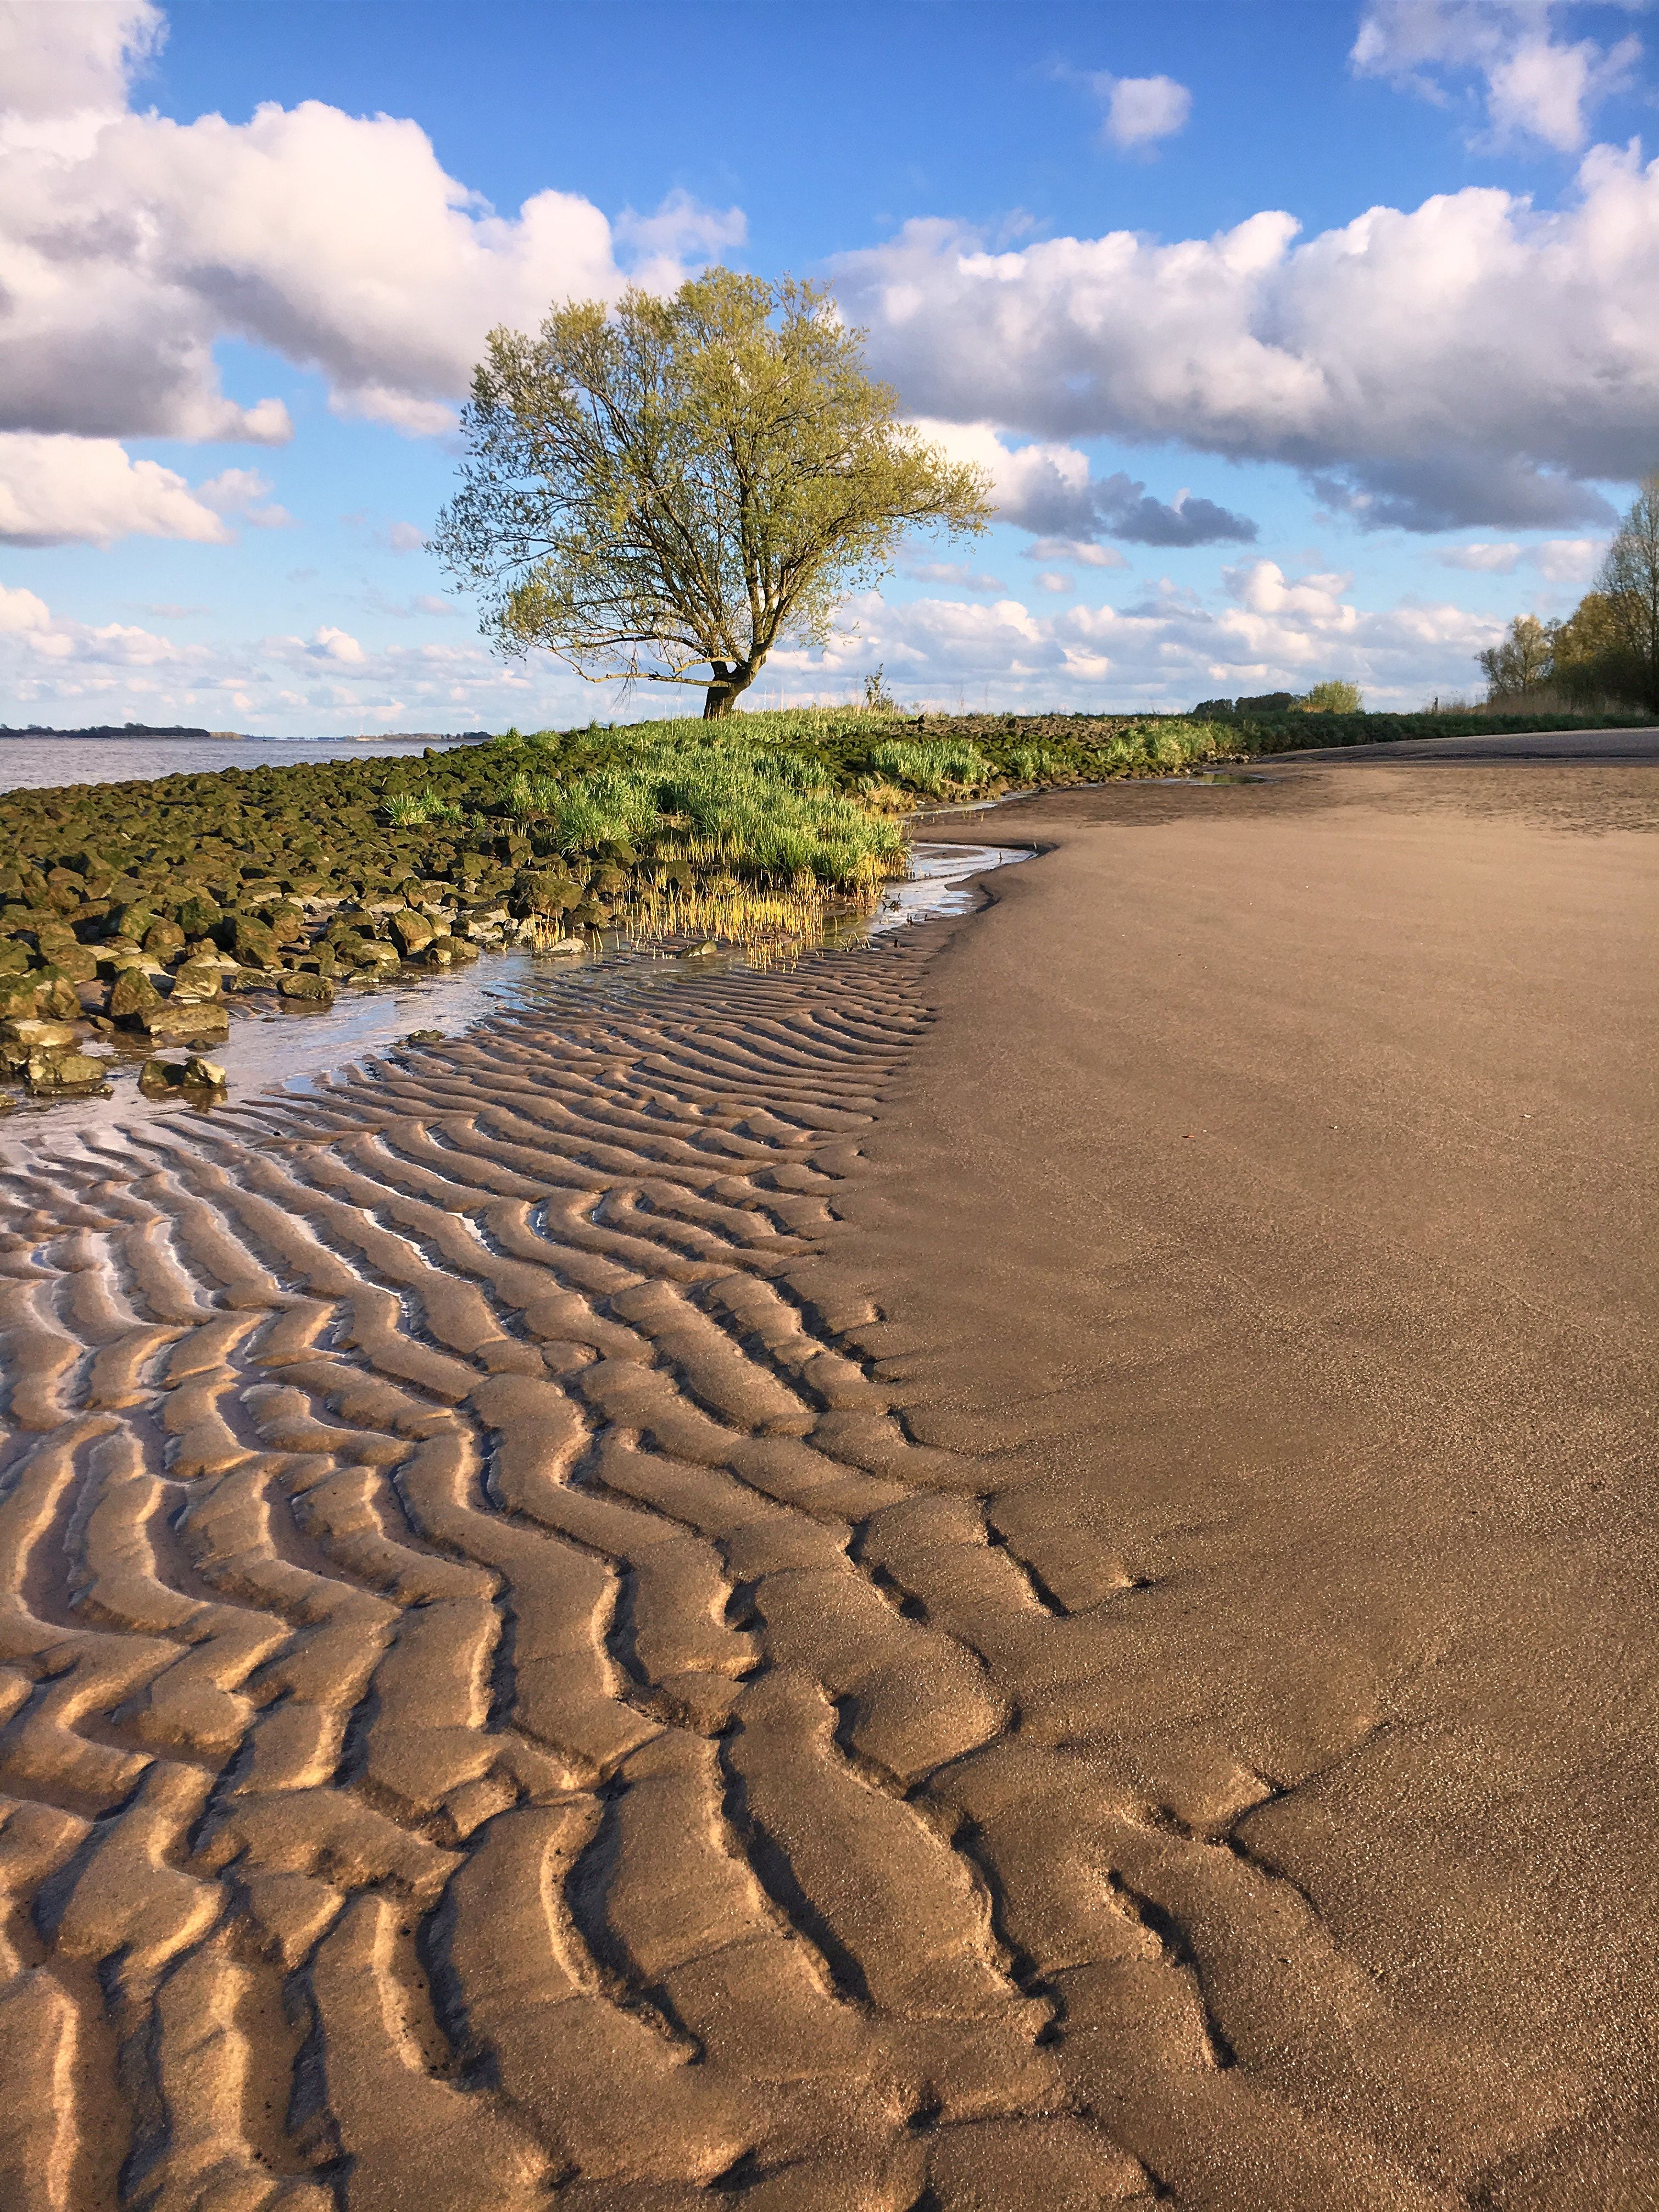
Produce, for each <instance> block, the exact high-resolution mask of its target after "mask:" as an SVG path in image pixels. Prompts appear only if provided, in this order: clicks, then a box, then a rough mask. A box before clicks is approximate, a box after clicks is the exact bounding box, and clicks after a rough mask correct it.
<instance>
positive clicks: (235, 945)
mask: <svg viewBox="0 0 1659 2212" xmlns="http://www.w3.org/2000/svg"><path fill="white" fill-rule="evenodd" d="M219 943H220V945H221V947H222V950H223V951H227V952H228V953H229V954H231V956H232V957H233V958H234V959H235V960H236V961H237V962H238V963H239V964H240V966H242V967H244V968H276V967H280V966H281V964H282V951H281V947H280V946H279V945H278V943H277V940H276V936H275V934H274V933H273V932H272V931H271V929H270V927H269V926H268V925H267V924H266V923H264V922H263V921H258V920H257V919H256V918H255V916H253V915H251V914H233V915H230V916H229V917H228V920H227V921H226V922H225V924H224V926H223V927H222V930H221V931H220V933H219Z"/></svg>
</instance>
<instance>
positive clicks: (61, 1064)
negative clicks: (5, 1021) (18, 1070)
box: [28, 1052, 109, 1098]
mask: <svg viewBox="0 0 1659 2212" xmlns="http://www.w3.org/2000/svg"><path fill="white" fill-rule="evenodd" d="M108 1073H109V1070H108V1068H107V1067H106V1066H105V1064H104V1062H103V1061H102V1060H94V1059H93V1058H92V1057H91V1056H90V1054H87V1053H83V1052H52V1053H36V1054H33V1055H32V1056H31V1058H30V1060H29V1064H28V1083H29V1089H30V1091H32V1092H33V1095H34V1096H35V1097H60V1098H86V1097H90V1096H91V1095H92V1094H93V1093H94V1092H95V1091H106V1090H107V1089H108V1087H109V1086H108V1085H107V1083H106V1081H105V1078H106V1076H107V1075H108Z"/></svg>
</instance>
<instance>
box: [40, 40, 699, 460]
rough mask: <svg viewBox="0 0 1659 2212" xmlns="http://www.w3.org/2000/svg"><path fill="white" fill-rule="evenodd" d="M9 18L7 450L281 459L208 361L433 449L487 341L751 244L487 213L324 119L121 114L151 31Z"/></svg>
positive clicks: (654, 223) (268, 431)
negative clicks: (236, 356) (65, 446)
mask: <svg viewBox="0 0 1659 2212" xmlns="http://www.w3.org/2000/svg"><path fill="white" fill-rule="evenodd" d="M12 19H13V20H12V24H11V49H10V52H9V61H8V69H9V77H8V82H6V84H5V85H4V87H3V88H0V91H3V95H4V97H5V98H6V99H8V100H9V102H10V109H9V112H0V286H3V293H4V297H5V299H6V302H7V317H6V323H5V328H4V333H3V343H0V429H10V430H15V431H27V432H33V433H40V434H56V433H73V434H76V435H82V436H93V437H109V438H121V437H133V436H150V437H155V436H165V437H174V438H188V439H206V438H233V439H246V440H252V441H256V442H258V441H263V442H266V443H273V442H279V441H282V440H283V439H285V438H287V437H288V436H289V435H290V429H291V426H290V423H289V417H288V413H287V410H286V409H285V408H284V407H283V404H282V402H281V401H280V400H279V399H276V398H267V399H264V400H261V401H259V402H258V403H257V404H254V405H252V406H243V405H240V404H238V403H236V402H234V401H233V400H231V399H230V398H228V397H227V396H226V395H225V393H224V392H223V391H222V388H221V386H220V383H219V378H218V372H217V369H216V366H215V362H214V359H213V347H214V344H215V343H216V341H217V340H218V339H220V338H222V337H237V338H240V339H243V340H246V341H247V342H248V343H252V344H254V345H258V346H264V347H268V348H270V349H272V350H274V351H276V352H277V353H279V354H281V355H283V356H284V357H285V358H286V359H288V360H289V361H290V362H295V363H297V364H299V365H301V366H302V367H305V368H313V369H315V370H317V371H318V372H319V373H320V374H321V375H322V376H323V377H324V378H325V380H326V381H327V383H328V386H329V388H330V395H331V404H332V405H333V406H334V407H335V409H336V410H337V411H338V412H340V413H342V414H346V415H352V416H365V417H368V418H370V419H372V420H375V421H379V422H386V423H390V424H392V426H393V427H395V428H398V429H401V430H404V431H407V432H409V433H410V434H411V435H428V434H432V433H436V432H441V431H443V430H447V429H448V428H451V427H452V426H453V421H454V402H455V401H456V399H457V398H459V396H460V395H461V394H462V393H464V392H465V388H466V385H467V381H468V379H469V376H470V374H471V368H472V364H473V363H474V362H475V361H476V360H477V356H478V355H479V353H480V351H481V350H482V346H483V338H484V336H485V333H486V332H487V331H489V328H490V327H491V325H493V324H495V323H498V322H507V323H513V324H517V325H528V324H534V323H537V322H539V320H540V319H541V318H542V316H543V315H544V313H546V311H547V307H548V305H549V303H550V301H552V300H553V299H555V298H558V297H562V296H564V295H570V294H574V295H579V296H584V297H601V298H609V297H613V296H614V295H616V294H617V292H618V291H619V290H620V289H622V287H623V284H624V283H626V282H627V281H628V280H629V274H630V273H636V274H638V275H640V276H641V277H642V278H644V279H645V280H646V281H647V282H649V283H652V284H653V285H658V286H664V285H668V284H671V283H674V282H677V281H678V277H679V276H681V275H682V274H683V273H684V270H683V261H682V257H683V256H684V255H687V254H690V255H691V256H692V257H694V258H702V256H704V255H705V254H706V253H707V252H708V251H710V250H711V249H712V247H713V246H715V245H726V244H730V243H732V241H733V240H735V239H736V238H737V237H738V236H740V235H741V223H742V218H741V216H740V215H739V214H738V212H737V211H736V210H728V211H726V212H724V213H720V212H715V211H711V210H704V209H701V208H699V207H698V205H697V204H696V203H695V202H693V201H691V200H690V198H689V197H686V196H685V195H684V194H683V193H676V194H673V195H671V197H670V198H669V200H668V201H667V202H665V204H664V206H663V208H662V209H660V210H659V211H658V213H657V214H656V215H655V216H629V217H628V218H626V220H625V222H623V224H622V225H621V226H619V228H618V229H617V231H616V232H613V230H612V228H611V224H610V222H608V221H607V219H606V217H605V215H604V214H603V213H601V211H600V210H599V209H598V208H596V207H595V206H593V205H592V203H591V202H589V201H587V200H586V199H583V198H580V197H578V196H577V195H575V194H574V193H569V192H559V191H542V192H538V193H536V194H534V195H533V196H532V197H531V198H529V199H527V200H526V202H525V203H524V204H523V205H522V206H521V207H520V210H519V211H518V213H517V215H516V216H501V215H498V214H496V213H495V210H493V209H492V208H491V207H490V206H489V204H488V203H486V202H485V201H483V199H481V198H480V197H479V196H478V195H477V193H475V192H472V191H469V190H468V189H467V187H466V186H465V185H463V184H461V183H459V181H458V180H457V179H454V178H453V177H451V176H449V175H448V174H447V173H446V172H445V170H444V169H443V167H442V166H441V163H440V162H439V161H438V159H437V156H436V155H435V152H434V150H433V148H432V143H431V141H430V140H429V139H428V137H427V135H426V133H425V132H424V131H422V129H421V128H420V126H419V125H417V124H415V123H412V122H409V121H404V120H399V119H398V118H394V117H391V116H386V115H378V116H373V117H363V116H352V115H347V114H344V113H343V112H342V111H341V110H340V109H338V108H336V107H331V106H326V105H325V104H324V103H323V102H321V101H319V100H307V101H304V102H302V103H301V105H300V106H297V107H295V108H292V109H284V108H283V107H280V106H274V105H267V106H262V107H260V108H258V110H257V111H256V112H255V113H254V115H253V117H252V120H251V121H249V122H247V123H242V124H236V123H228V122H227V121H225V120H224V118H222V117H220V116H217V115H205V116H203V117H201V118H198V119H197V121H195V122H193V123H188V124H179V123H175V122H173V121H171V120H169V119H168V118H166V117H163V116H160V115H156V114H154V113H151V114H136V113H132V112H128V110H127V109H126V107H125V72H126V71H127V70H129V69H131V66H133V64H135V62H136V61H137V60H138V59H141V58H142V57H143V54H144V52H146V51H147V50H148V49H149V47H150V46H154V44H155V40H156V39H157V38H158V37H159V34H160V28H161V19H160V17H159V15H158V14H157V12H156V11H155V9H153V8H148V7H143V6H120V5H111V4H106V0H78V4H76V5H75V6H73V7H40V8H35V7H27V8H23V9H13V10H12ZM619 245H620V246H623V248H624V249H625V251H624V257H623V259H619V258H618V252H617V248H618V246H619ZM628 249H633V251H632V252H629V251H628ZM628 259H631V260H632V261H633V262H634V263H635V268H634V269H633V270H632V271H630V270H629V268H627V267H625V266H624V260H628Z"/></svg>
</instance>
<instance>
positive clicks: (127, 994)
mask: <svg viewBox="0 0 1659 2212" xmlns="http://www.w3.org/2000/svg"><path fill="white" fill-rule="evenodd" d="M160 1005H161V993H160V992H159V991H158V990H157V989H156V987H155V984H154V983H152V982H151V981H150V980H149V976H148V975H146V974H145V973H144V971H143V969H142V968H123V969H122V970H121V971H120V973H119V975H117V976H116V978H115V981H113V982H112V984H111V985H110V987H109V1011H110V1013H111V1015H112V1018H114V1019H115V1020H116V1021H118V1022H125V1021H134V1020H136V1019H137V1018H138V1017H139V1016H140V1015H143V1014H145V1013H148V1012H149V1011H150V1010H151V1009H152V1008H154V1007H156V1006H160Z"/></svg>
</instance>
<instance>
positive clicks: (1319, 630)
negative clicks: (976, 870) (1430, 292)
mask: <svg viewBox="0 0 1659 2212" xmlns="http://www.w3.org/2000/svg"><path fill="white" fill-rule="evenodd" d="M1351 581H1352V580H1351V579H1350V578H1348V577H1346V576H1345V575H1339V574H1310V575H1295V576H1290V575H1286V574H1285V572H1284V570H1283V569H1281V568H1279V566H1278V564H1277V563H1276V562H1271V561H1262V560H1256V561H1249V562H1241V563H1240V564H1238V565H1237V567H1234V568H1229V569H1225V570H1224V571H1223V594H1222V598H1221V600H1220V601H1219V603H1212V601H1211V600H1209V599H1206V597H1205V596H1204V595H1203V594H1201V593H1199V592H1194V591H1193V590H1191V589H1190V588H1187V587H1177V586H1175V585H1174V584H1172V583H1171V582H1170V580H1168V579H1167V578H1166V579H1164V580H1162V581H1160V582H1159V583H1158V585H1156V586H1154V587H1153V588H1152V590H1151V591H1150V592H1148V593H1147V594H1146V597H1145V598H1144V599H1141V600H1139V601H1137V602H1136V603H1134V604H1133V605H1126V606H1123V607H1110V606H1105V607H1091V606H1085V605H1073V606H1069V607H1066V608H1062V609H1060V610H1057V611H1055V612H1054V613H1052V614H1036V613H1034V612H1033V611H1031V610H1030V608H1029V607H1027V606H1026V605H1024V603H1023V602H1022V601H1021V600H1019V599H1012V598H1010V599H1000V600H997V601H995V602H994V603H993V604H991V605H969V604H967V603H965V602H963V601H960V600H951V599H918V600H913V601H910V602H909V603H908V604H906V605H888V604H887V603H885V602H884V601H883V600H882V599H879V598H878V597H877V596H876V595H874V594H871V595H870V596H868V597H867V598H866V599H860V601H858V602H857V603H856V604H855V605H854V606H853V607H852V608H851V609H849V610H848V612H849V614H850V615H851V616H852V617H853V618H854V620H855V622H856V625H857V628H856V634H855V635H848V636H846V637H843V638H842V639H839V640H837V641H836V642H834V643H833V644H832V645H831V646H830V647H829V648H828V649H827V650H826V651H824V652H823V653H811V652H805V651H801V652H794V653H778V654H774V656H773V658H772V661H771V662H770V663H769V667H768V676H769V678H771V679H772V682H773V684H775V687H776V690H778V692H779V693H780V694H781V696H784V697H785V698H789V699H794V698H799V699H803V700H805V699H811V698H813V697H818V698H830V697H845V696H851V694H852V691H853V690H854V689H855V688H856V683H857V678H858V676H859V672H860V671H861V670H862V669H863V668H865V667H866V666H868V665H870V662H871V660H872V658H874V659H883V660H884V661H885V663H886V665H887V669H888V672H889V675H890V678H891V680H892V681H893V683H894V684H895V686H896V688H897V689H898V690H901V691H902V693H903V694H904V696H906V697H910V698H921V699H924V700H931V701H932V702H935V703H937V704H939V705H940V706H944V707H949V706H953V705H954V704H955V703H956V702H957V698H958V697H959V696H966V697H971V698H975V699H978V698H981V697H984V698H988V700H989V702H990V703H991V704H993V705H1003V706H1010V707H1012V706H1018V705H1019V704H1020V703H1021V702H1031V703H1038V702H1040V703H1041V704H1042V705H1044V706H1049V707H1052V706H1065V705H1071V706H1080V707H1091V708H1103V707H1112V706H1133V705H1135V704H1137V703H1147V704H1154V703H1161V704H1164V705H1175V706H1187V705H1190V704H1191V703H1192V702H1193V701H1194V699H1197V698H1200V697H1203V696H1206V695H1207V694H1212V693H1214V692H1216V691H1217V690H1223V691H1226V692H1228V693H1229V694H1230V695H1231V694H1237V693H1238V692H1241V691H1242V692H1253V691H1267V690H1305V689H1306V688H1307V686H1308V684H1310V683H1313V682H1316V681H1317V680H1318V679H1319V678H1322V677H1326V676H1331V675H1339V676H1344V677H1347V678H1351V679H1352V680H1353V681H1355V682H1357V683H1358V684H1360V686H1361V688H1362V689H1363V690H1364V692H1365V694H1366V696H1367V698H1368V700H1369V701H1370V703H1371V704H1372V705H1373V706H1383V705H1387V704H1390V703H1392V704H1395V705H1400V704H1406V705H1415V704H1416V703H1417V702H1419V700H1421V699H1423V698H1426V697H1427V696H1429V695H1430V693H1431V691H1434V690H1440V691H1442V692H1445V691H1455V690H1461V689H1465V688H1468V686H1470V685H1471V684H1473V683H1474V681H1475V680H1476V677H1475V669H1474V654H1475V653H1478V652H1480V650H1481V649H1482V648H1483V647H1486V646H1489V645H1491V644H1492V642H1493V641H1495V640H1496V639H1497V638H1498V636H1499V635H1501V634H1502V630H1503V627H1504V626H1503V623H1502V622H1501V621H1500V620H1499V619H1498V617H1495V616H1490V615H1480V614H1472V613H1470V612H1468V611H1467V610H1466V609H1463V608H1461V607H1458V606H1455V605H1449V604H1448V603H1445V602H1425V601H1421V600H1417V599H1404V600H1401V602H1399V603H1398V604H1397V605H1395V606H1393V607H1389V608H1383V609H1376V610H1367V609H1364V608H1361V607H1358V606H1357V605H1355V604H1354V602H1353V601H1352V598H1351V597H1350V596H1349V592H1350V589H1351ZM765 681H766V679H765V678H763V682H765Z"/></svg>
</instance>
